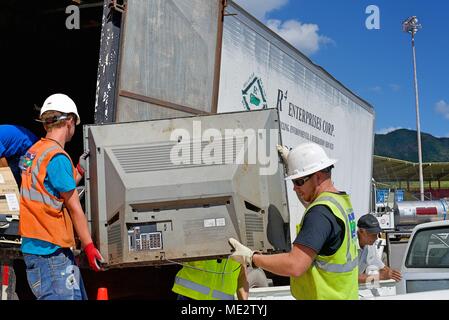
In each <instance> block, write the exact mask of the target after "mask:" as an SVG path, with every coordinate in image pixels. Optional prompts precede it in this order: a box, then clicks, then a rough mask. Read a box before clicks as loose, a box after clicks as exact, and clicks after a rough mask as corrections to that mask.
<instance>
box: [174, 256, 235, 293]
mask: <svg viewBox="0 0 449 320" xmlns="http://www.w3.org/2000/svg"><path fill="white" fill-rule="evenodd" d="M240 268H241V266H240V264H239V263H237V262H236V261H234V260H232V259H223V260H204V261H194V262H187V263H186V266H184V267H183V268H182V269H181V270H180V271H179V272H178V273H177V275H176V278H175V284H174V285H173V288H172V290H173V292H175V293H177V294H180V295H183V296H185V297H189V298H191V299H194V300H234V294H235V293H236V291H237V286H238V278H239V274H240ZM202 270H206V271H209V272H206V271H202Z"/></svg>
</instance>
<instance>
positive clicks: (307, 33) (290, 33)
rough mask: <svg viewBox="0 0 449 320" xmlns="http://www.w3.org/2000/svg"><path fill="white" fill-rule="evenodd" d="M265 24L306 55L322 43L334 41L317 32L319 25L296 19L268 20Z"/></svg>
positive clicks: (316, 49) (332, 42) (312, 52)
mask: <svg viewBox="0 0 449 320" xmlns="http://www.w3.org/2000/svg"><path fill="white" fill-rule="evenodd" d="M267 26H268V27H269V28H270V29H271V30H273V31H274V32H276V33H277V34H278V35H279V36H281V37H282V38H284V39H285V40H286V41H288V42H289V43H290V44H292V45H293V46H295V47H296V48H297V49H299V50H300V51H301V52H302V53H304V54H306V55H312V54H314V53H315V52H317V51H318V50H319V49H320V47H321V46H322V45H326V44H335V42H334V41H333V40H332V39H330V38H328V37H326V36H322V35H320V34H319V33H318V31H319V27H318V25H316V24H312V23H301V22H300V21H297V20H287V21H285V22H282V21H281V20H274V19H272V20H268V22H267Z"/></svg>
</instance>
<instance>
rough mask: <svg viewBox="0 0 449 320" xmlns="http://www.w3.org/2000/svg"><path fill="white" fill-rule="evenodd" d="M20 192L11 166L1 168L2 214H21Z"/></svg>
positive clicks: (0, 193) (0, 197)
mask: <svg viewBox="0 0 449 320" xmlns="http://www.w3.org/2000/svg"><path fill="white" fill-rule="evenodd" d="M19 205H20V194H19V188H18V186H17V183H16V180H15V179H14V176H13V174H12V172H11V169H10V168H9V167H6V168H0V214H2V215H13V216H18V215H19Z"/></svg>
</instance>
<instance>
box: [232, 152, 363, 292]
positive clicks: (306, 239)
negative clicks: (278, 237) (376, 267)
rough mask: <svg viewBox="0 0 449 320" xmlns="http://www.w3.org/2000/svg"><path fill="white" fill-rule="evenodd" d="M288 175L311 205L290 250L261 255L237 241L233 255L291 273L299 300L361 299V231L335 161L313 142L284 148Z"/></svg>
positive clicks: (291, 281) (279, 272) (244, 262)
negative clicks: (336, 179)
mask: <svg viewBox="0 0 449 320" xmlns="http://www.w3.org/2000/svg"><path fill="white" fill-rule="evenodd" d="M280 151H281V155H282V156H283V158H284V159H285V158H286V159H285V160H286V161H285V163H286V164H287V171H288V177H287V178H286V180H291V181H292V182H293V189H294V191H295V192H296V194H297V196H298V198H299V199H300V200H301V201H302V203H305V204H307V207H306V211H305V213H304V217H303V220H302V222H301V224H300V225H298V226H297V232H298V235H297V237H296V239H295V241H294V242H293V246H292V249H291V251H290V252H289V253H281V254H273V255H262V254H259V253H258V252H254V251H252V250H251V249H249V248H247V247H245V246H244V245H242V244H241V243H240V242H238V241H237V240H235V239H229V243H230V244H231V246H232V247H233V248H234V249H235V251H234V253H233V254H232V255H231V258H233V259H235V260H236V261H238V262H240V263H242V264H246V265H252V266H253V267H259V268H262V269H265V270H267V271H270V272H272V273H275V274H278V275H281V276H289V277H290V288H291V293H292V295H293V296H294V297H295V298H296V299H299V300H316V299H327V300H330V299H332V300H335V299H351V300H356V299H358V281H357V276H358V270H357V235H356V227H355V217H354V213H353V209H352V205H351V202H350V200H349V196H348V195H347V194H346V193H345V192H341V191H338V190H337V189H336V188H335V187H334V185H333V183H332V180H331V170H332V168H333V167H334V164H335V163H336V162H337V160H335V159H330V158H329V157H328V156H327V155H326V153H325V152H324V150H323V149H322V148H321V147H320V146H319V145H317V144H315V143H304V144H301V145H299V146H297V147H296V148H294V149H293V150H292V151H290V152H288V150H286V149H285V148H281V149H280Z"/></svg>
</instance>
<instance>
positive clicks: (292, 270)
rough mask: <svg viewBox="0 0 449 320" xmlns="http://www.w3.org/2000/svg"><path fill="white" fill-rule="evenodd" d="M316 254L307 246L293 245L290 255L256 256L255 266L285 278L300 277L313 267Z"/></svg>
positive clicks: (254, 259)
mask: <svg viewBox="0 0 449 320" xmlns="http://www.w3.org/2000/svg"><path fill="white" fill-rule="evenodd" d="M315 257H316V252H315V251H314V250H313V249H310V248H308V247H306V246H303V245H300V244H293V247H292V250H291V251H290V252H289V253H280V254H273V255H261V254H255V255H254V256H253V264H254V265H256V266H257V267H259V268H262V269H265V270H267V271H269V272H271V273H275V274H277V275H280V276H284V277H299V276H301V275H302V274H303V273H304V272H306V271H307V269H309V268H310V266H311V265H312V262H313V260H314V259H315Z"/></svg>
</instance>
